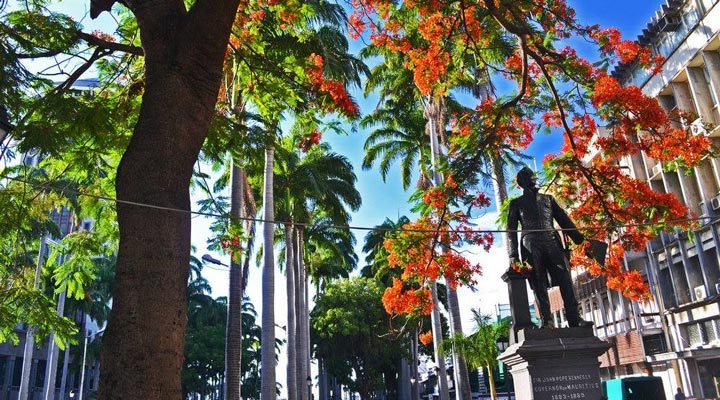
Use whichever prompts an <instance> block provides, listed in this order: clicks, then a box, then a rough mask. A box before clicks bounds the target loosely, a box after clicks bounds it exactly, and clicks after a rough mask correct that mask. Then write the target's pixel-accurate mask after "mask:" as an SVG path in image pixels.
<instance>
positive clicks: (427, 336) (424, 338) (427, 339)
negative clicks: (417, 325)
mask: <svg viewBox="0 0 720 400" xmlns="http://www.w3.org/2000/svg"><path fill="white" fill-rule="evenodd" d="M418 339H420V343H422V344H424V345H425V346H429V345H430V344H431V343H432V342H433V334H432V331H427V332H425V333H421V334H419V335H418Z"/></svg>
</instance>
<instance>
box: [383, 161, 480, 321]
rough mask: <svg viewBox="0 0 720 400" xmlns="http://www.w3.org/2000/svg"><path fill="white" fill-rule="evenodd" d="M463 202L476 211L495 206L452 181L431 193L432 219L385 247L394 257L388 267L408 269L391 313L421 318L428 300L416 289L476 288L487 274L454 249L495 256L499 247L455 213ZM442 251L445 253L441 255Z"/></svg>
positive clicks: (390, 300) (409, 227)
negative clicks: (456, 203)
mask: <svg viewBox="0 0 720 400" xmlns="http://www.w3.org/2000/svg"><path fill="white" fill-rule="evenodd" d="M459 198H462V199H464V200H463V202H464V203H465V204H467V205H469V206H470V208H471V209H472V208H484V207H487V206H489V205H490V199H489V198H488V197H487V195H485V194H484V193H480V194H477V195H474V196H469V195H468V194H467V193H465V191H464V190H463V189H461V188H460V185H458V184H457V183H456V182H455V180H454V179H453V178H452V176H451V175H448V177H447V179H446V180H445V183H444V185H443V186H441V187H435V188H431V189H429V190H428V191H426V193H425V196H424V197H423V201H424V202H425V203H426V204H427V205H429V206H430V211H429V215H425V216H423V217H421V218H419V219H418V220H416V221H414V222H410V223H408V224H406V225H405V226H403V231H401V232H398V233H396V234H394V235H392V236H390V237H388V238H386V239H385V242H384V243H383V246H384V248H385V250H386V251H387V253H388V256H387V262H388V265H389V266H390V267H391V268H399V269H402V274H401V276H400V278H401V281H400V280H398V281H397V282H394V283H393V287H391V288H388V289H387V290H386V293H385V295H386V296H385V297H383V299H384V300H383V302H384V304H385V309H386V310H387V311H388V313H391V314H392V313H398V314H401V313H409V314H417V312H418V310H420V309H423V308H424V307H422V306H423V305H422V304H421V303H417V301H419V300H422V299H424V298H423V297H421V298H418V295H417V293H416V290H417V289H416V288H418V287H419V288H424V289H427V288H428V287H429V286H430V285H432V284H433V283H434V282H435V281H437V280H438V279H439V278H441V277H442V278H444V279H445V282H446V283H447V285H448V287H450V288H453V289H454V288H457V287H458V286H459V285H472V284H474V283H475V277H476V276H478V275H480V274H481V273H482V268H481V267H480V265H478V264H473V263H471V262H470V261H469V260H468V259H467V258H465V257H464V256H463V255H462V254H461V253H459V252H458V251H456V250H454V249H452V246H453V245H454V244H458V243H463V242H464V243H470V244H474V245H477V246H481V247H483V248H484V249H485V250H489V249H490V246H492V243H493V236H492V234H490V233H479V232H473V231H472V225H471V223H470V222H469V219H470V218H469V217H468V215H467V214H466V213H465V212H463V211H450V210H449V201H450V199H454V200H456V199H459ZM438 248H443V251H442V252H438V251H437V250H438ZM403 282H404V285H406V286H407V288H406V287H405V286H403ZM413 301H415V303H413Z"/></svg>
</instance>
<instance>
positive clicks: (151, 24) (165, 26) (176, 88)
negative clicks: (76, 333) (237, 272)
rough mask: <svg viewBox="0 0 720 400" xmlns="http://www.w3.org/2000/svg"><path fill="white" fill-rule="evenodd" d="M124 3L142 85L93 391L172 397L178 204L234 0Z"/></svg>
mask: <svg viewBox="0 0 720 400" xmlns="http://www.w3.org/2000/svg"><path fill="white" fill-rule="evenodd" d="M125 3H126V4H128V5H129V8H130V10H131V11H132V12H133V13H134V14H135V16H136V18H137V21H138V27H139V29H140V38H141V41H142V43H143V50H144V53H145V77H144V93H143V99H142V105H141V107H140V114H139V116H138V122H137V124H136V125H135V129H134V132H133V136H132V139H131V140H130V143H129V145H128V147H127V149H126V151H125V153H124V154H123V157H122V160H121V161H120V165H119V167H118V171H117V177H116V181H115V187H116V192H117V197H118V199H119V200H121V202H119V203H118V204H117V213H118V225H119V234H120V245H119V249H118V256H117V266H116V276H115V284H114V288H113V308H112V312H111V313H110V318H109V322H108V328H107V330H106V331H105V335H104V338H103V341H104V343H103V344H104V346H103V348H102V353H101V363H100V365H101V367H100V375H101V379H100V389H99V398H100V399H101V400H115V399H117V400H120V399H123V400H124V399H143V400H161V399H162V400H164V399H168V400H170V399H172V400H177V399H179V398H180V397H181V396H182V388H181V384H180V371H181V369H182V364H183V350H184V342H185V340H184V339H185V328H186V324H187V280H188V272H189V262H190V214H189V213H188V212H187V211H176V210H177V209H179V210H190V190H189V185H190V178H191V177H192V171H193V165H194V164H195V162H196V160H197V156H198V153H199V152H200V148H201V146H202V144H203V141H204V139H205V137H206V136H207V132H208V127H209V125H210V121H211V119H212V117H213V115H214V112H213V110H214V105H215V102H216V101H217V93H218V89H219V87H220V80H221V76H222V64H223V58H224V55H225V49H226V47H227V40H228V37H229V35H230V27H231V26H232V22H233V20H234V19H235V13H236V10H237V7H238V4H239V0H219V1H214V2H206V1H204V2H195V4H194V5H193V6H192V9H191V10H190V11H186V9H185V5H184V4H183V3H182V2H177V1H163V2H160V1H157V2H153V3H152V5H151V6H149V5H147V4H146V2H136V1H126V2H125ZM96 11H97V10H96ZM127 202H131V203H127ZM140 204H148V205H153V206H155V207H147V206H141V205H140ZM170 209H174V210H170Z"/></svg>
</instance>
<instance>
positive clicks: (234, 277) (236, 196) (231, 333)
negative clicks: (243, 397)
mask: <svg viewBox="0 0 720 400" xmlns="http://www.w3.org/2000/svg"><path fill="white" fill-rule="evenodd" d="M244 189H245V170H244V169H243V168H241V167H238V166H237V164H236V163H235V161H233V165H232V171H231V175H230V215H231V217H233V218H238V219H237V220H236V221H234V224H235V225H239V226H242V225H243V221H242V220H240V219H239V218H241V217H243V215H244V212H243V210H244V209H245V196H244V194H245V190H244ZM231 254H232V257H231V260H230V283H229V288H228V308H227V325H226V327H225V386H224V388H223V389H224V393H225V399H226V400H240V391H241V387H240V382H241V380H242V371H241V370H240V366H241V365H242V351H243V348H242V298H243V288H242V284H243V266H242V264H241V262H240V261H241V257H240V255H241V254H242V250H241V249H232V253H231Z"/></svg>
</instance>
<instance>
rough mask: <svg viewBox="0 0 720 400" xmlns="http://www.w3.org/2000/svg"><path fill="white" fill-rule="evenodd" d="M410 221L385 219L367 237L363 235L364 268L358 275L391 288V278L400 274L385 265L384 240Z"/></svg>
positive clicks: (404, 217)
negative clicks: (375, 280)
mask: <svg viewBox="0 0 720 400" xmlns="http://www.w3.org/2000/svg"><path fill="white" fill-rule="evenodd" d="M409 222H410V219H409V218H408V217H406V216H404V215H403V216H401V217H399V218H398V220H397V221H393V220H391V219H390V218H385V221H383V223H382V224H380V225H376V226H375V227H374V228H375V229H373V230H371V231H370V232H368V234H367V235H365V244H364V245H363V249H362V250H363V253H365V254H367V255H366V256H365V266H364V267H362V269H361V270H360V275H361V276H363V277H365V278H375V279H377V280H379V281H380V282H382V283H383V284H384V285H385V287H389V286H392V278H393V276H395V277H397V276H399V275H400V272H399V271H397V270H393V269H391V268H390V266H389V265H388V263H387V250H385V247H383V243H384V242H385V238H386V237H388V235H389V234H392V233H393V232H395V231H396V230H398V229H400V228H402V227H403V226H404V225H405V224H407V223H409Z"/></svg>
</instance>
